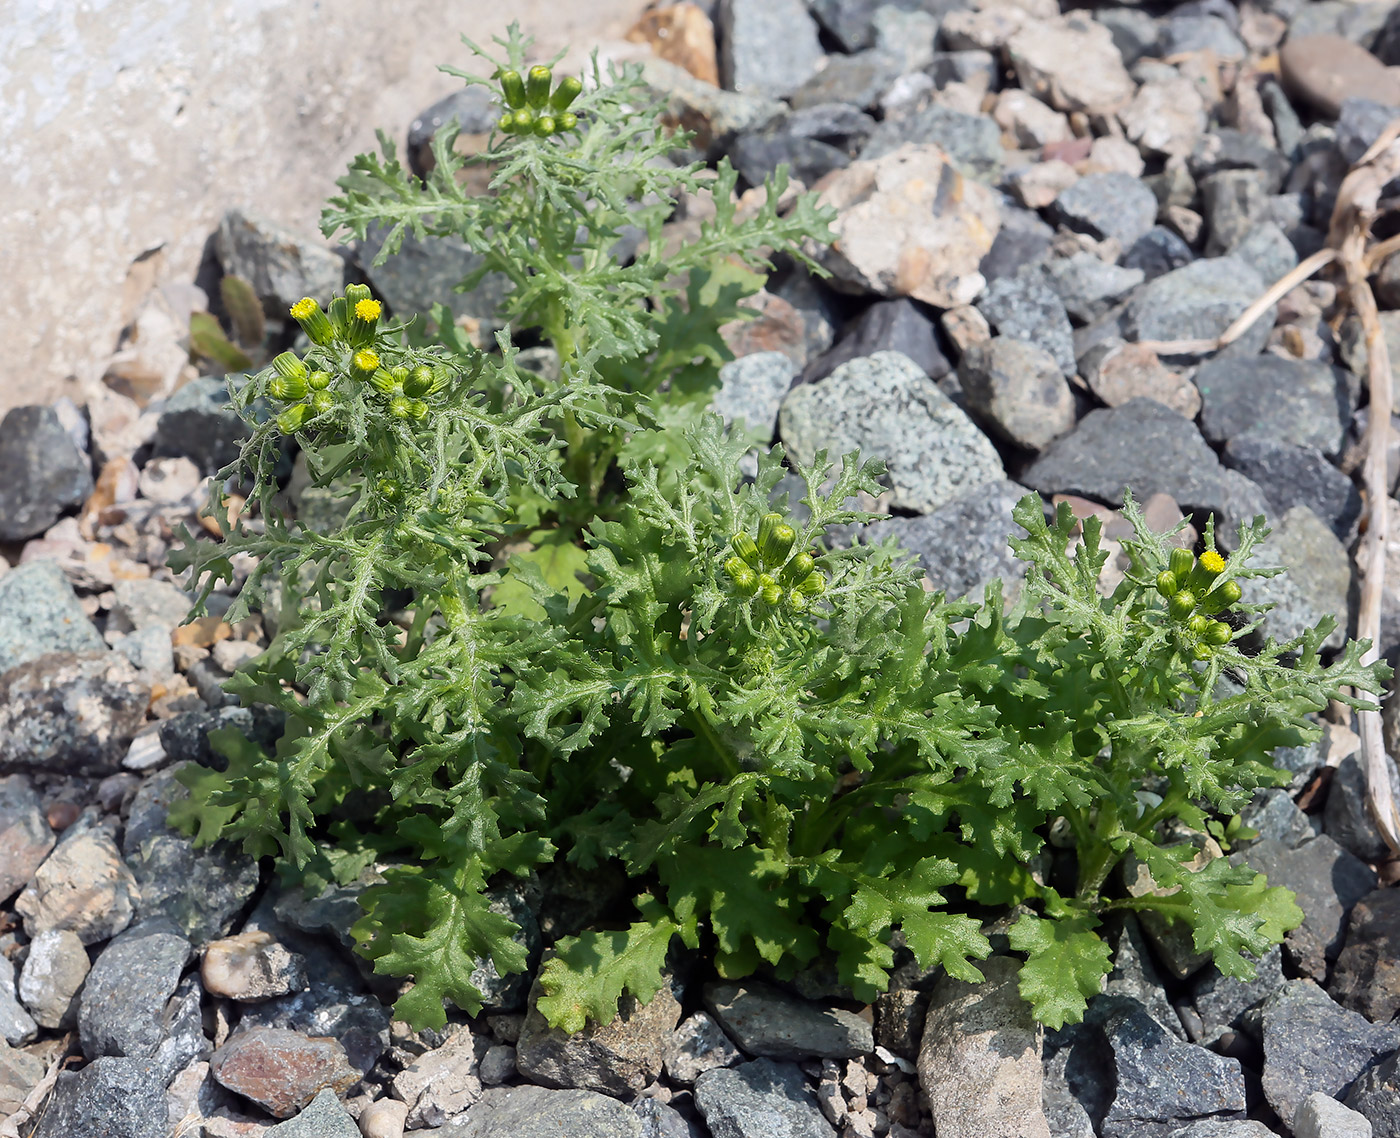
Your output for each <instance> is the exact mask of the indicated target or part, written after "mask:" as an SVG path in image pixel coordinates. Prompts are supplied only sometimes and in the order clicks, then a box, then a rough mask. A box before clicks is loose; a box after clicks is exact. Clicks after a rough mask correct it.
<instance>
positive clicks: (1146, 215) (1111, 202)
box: [1051, 172, 1157, 250]
mask: <svg viewBox="0 0 1400 1138" xmlns="http://www.w3.org/2000/svg"><path fill="white" fill-rule="evenodd" d="M1051 213H1052V214H1053V215H1054V220H1056V221H1059V222H1061V223H1062V224H1064V225H1067V226H1068V227H1069V228H1070V229H1074V230H1077V231H1078V232H1080V233H1087V234H1089V236H1091V237H1097V238H1099V239H1100V240H1102V239H1103V238H1105V237H1113V238H1116V239H1117V240H1118V243H1119V245H1120V246H1121V247H1122V248H1123V249H1124V250H1127V249H1130V248H1132V246H1133V244H1134V242H1136V241H1137V239H1138V238H1139V237H1141V236H1143V235H1144V234H1145V233H1146V232H1147V231H1148V230H1149V229H1151V228H1152V224H1153V222H1155V221H1156V220H1157V198H1156V197H1155V196H1154V195H1153V193H1152V191H1151V190H1150V189H1149V188H1148V187H1147V186H1146V185H1144V184H1143V183H1142V182H1140V181H1138V180H1137V179H1136V178H1134V177H1133V176H1132V175H1131V174H1123V173H1117V172H1114V173H1106V174H1089V175H1088V176H1087V177H1083V178H1080V179H1079V181H1077V182H1075V183H1074V185H1072V186H1070V187H1069V189H1067V190H1065V191H1064V192H1063V193H1062V194H1060V196H1059V197H1057V198H1056V199H1055V202H1054V205H1052V206H1051Z"/></svg>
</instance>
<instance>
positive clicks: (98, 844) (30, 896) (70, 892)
mask: <svg viewBox="0 0 1400 1138" xmlns="http://www.w3.org/2000/svg"><path fill="white" fill-rule="evenodd" d="M140 897H141V891H140V889H139V888H138V887H137V885H136V879H135V878H134V877H132V875H131V870H129V869H127V867H126V862H124V861H123V860H122V856H121V853H120V852H119V851H118V850H117V844H116V843H115V842H114V841H113V840H112V838H111V835H109V834H108V833H107V832H106V831H105V830H82V831H79V832H78V833H76V834H73V835H72V836H71V837H69V838H67V839H65V840H64V841H63V842H61V843H60V844H59V846H58V848H57V849H55V850H54V851H53V853H51V854H50V855H49V856H48V858H47V860H45V862H44V864H43V865H41V866H40V867H39V869H38V871H37V872H36V873H35V874H34V881H33V883H32V884H31V885H30V886H29V887H28V888H26V889H25V891H24V892H23V893H21V894H20V895H19V898H18V900H16V901H15V911H16V912H17V913H19V915H20V916H22V917H23V918H24V929H25V932H27V933H28V934H29V935H30V936H31V937H37V936H39V935H40V934H41V933H45V932H49V931H51V930H54V929H67V930H69V931H70V932H72V933H74V934H76V935H77V937H78V939H79V940H81V941H82V942H83V944H97V943H98V942H99V941H104V940H109V939H110V938H112V937H114V936H116V935H117V933H119V932H121V931H122V929H124V928H126V926H127V925H129V924H131V919H132V917H133V916H135V914H136V905H137V903H138V902H139V900H140Z"/></svg>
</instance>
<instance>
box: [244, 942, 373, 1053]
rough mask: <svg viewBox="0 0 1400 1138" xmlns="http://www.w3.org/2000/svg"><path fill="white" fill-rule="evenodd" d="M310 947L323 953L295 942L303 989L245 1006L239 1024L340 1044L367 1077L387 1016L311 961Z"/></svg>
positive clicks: (342, 977) (345, 979)
mask: <svg viewBox="0 0 1400 1138" xmlns="http://www.w3.org/2000/svg"><path fill="white" fill-rule="evenodd" d="M346 927H347V929H348V927H349V926H348V925H347V926H346ZM279 939H291V938H284V937H279ZM292 943H298V942H296V941H295V940H294V939H293V940H292ZM312 943H316V944H317V947H318V948H320V951H321V952H322V953H324V952H325V947H324V942H319V943H317V942H311V943H308V942H306V941H302V942H300V944H301V947H300V948H299V949H298V951H300V952H303V954H305V955H306V957H307V966H308V967H307V971H308V973H310V976H309V979H308V984H307V987H306V988H305V989H304V990H302V991H300V992H293V993H291V994H289V995H286V996H274V997H273V998H272V999H270V1000H261V1001H259V1002H258V1003H256V1004H248V1005H245V1006H244V1008H243V1013H242V1019H241V1020H240V1023H241V1024H243V1025H255V1024H256V1025H260V1026H263V1027H268V1028H283V1029H286V1030H290V1031H298V1032H302V1033H304V1034H305V1035H308V1036H313V1037H324V1036H329V1037H331V1038H332V1039H336V1040H338V1041H339V1042H340V1045H341V1047H342V1048H343V1049H344V1051H345V1056H346V1059H347V1060H348V1061H349V1063H350V1065H351V1066H352V1067H354V1068H355V1069H356V1070H357V1071H359V1072H361V1073H362V1074H368V1073H369V1072H370V1070H372V1069H373V1067H374V1065H375V1064H376V1063H377V1062H379V1058H380V1056H382V1055H383V1054H384V1052H385V1051H387V1050H388V1049H389V1024H390V1022H391V1020H392V1018H393V1015H392V1012H391V1011H390V1009H389V1008H387V1007H385V1006H384V1005H383V1004H382V1003H380V1002H379V1000H378V999H376V998H375V997H374V996H373V995H372V994H370V993H369V992H366V991H365V990H364V988H363V984H361V983H360V982H359V978H358V977H357V976H354V975H353V974H347V970H346V969H344V968H339V967H327V966H325V964H324V962H322V961H318V960H316V959H315V958H314V956H313V955H312V953H311V951H309V950H310V949H311V944H312Z"/></svg>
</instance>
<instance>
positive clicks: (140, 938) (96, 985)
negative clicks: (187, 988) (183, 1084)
mask: <svg viewBox="0 0 1400 1138" xmlns="http://www.w3.org/2000/svg"><path fill="white" fill-rule="evenodd" d="M191 955H192V951H191V948H190V942H189V941H187V940H186V939H185V938H184V937H183V936H181V935H180V933H179V932H178V930H176V928H175V926H174V925H172V924H171V923H170V922H168V921H164V920H159V919H158V920H155V921H143V922H142V923H141V924H139V925H134V926H132V927H131V928H129V929H127V930H126V931H125V932H123V933H121V934H120V935H118V936H116V937H114V938H113V939H112V941H111V942H110V943H109V944H108V945H107V946H106V947H105V948H104V949H103V950H102V952H101V954H100V955H99V956H98V957H97V960H96V961H94V962H93V965H92V971H91V972H89V973H88V977H87V982H86V983H85V984H84V985H83V995H82V1000H81V1002H80V1004H79V1008H78V1035H79V1038H80V1039H81V1041H82V1045H83V1053H84V1054H85V1055H86V1056H87V1057H88V1058H89V1059H96V1058H97V1057H98V1056H100V1055H125V1056H127V1057H129V1058H132V1059H155V1057H156V1052H157V1051H158V1050H159V1048H160V1045H161V1042H162V1041H163V1040H164V1039H165V1036H166V1027H167V1025H166V1024H165V1022H164V1019H165V1010H166V1005H167V1004H168V1003H169V1001H170V998H171V997H172V996H173V995H174V994H175V989H176V987H177V986H178V985H179V983H180V975H181V973H182V972H183V971H184V968H185V965H186V963H188V962H189V960H190V958H191ZM170 1074H172V1075H173V1074H174V1071H171V1072H170Z"/></svg>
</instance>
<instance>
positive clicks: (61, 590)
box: [0, 560, 107, 674]
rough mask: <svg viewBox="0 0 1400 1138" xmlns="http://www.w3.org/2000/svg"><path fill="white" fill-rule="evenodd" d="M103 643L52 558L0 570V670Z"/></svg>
mask: <svg viewBox="0 0 1400 1138" xmlns="http://www.w3.org/2000/svg"><path fill="white" fill-rule="evenodd" d="M106 647H107V645H106V642H105V641H104V640H103V639H102V634H101V633H100V632H98V631H97V628H96V627H95V626H94V625H93V623H92V621H91V620H89V619H88V616H87V613H85V612H84V611H83V606H82V605H81V604H80V603H79V601H78V597H77V595H76V594H75V593H74V592H73V587H72V586H71V585H70V584H69V583H68V579H67V578H66V577H65V576H64V575H63V570H62V569H60V568H59V567H58V564H57V562H54V561H48V560H41V561H28V562H26V563H25V564H23V565H20V566H17V567H16V568H14V569H11V570H10V571H9V572H8V573H6V574H4V575H3V576H0V674H3V673H4V672H6V671H8V670H9V669H10V668H13V667H14V666H15V665H17V664H26V663H28V662H29V661H30V660H37V659H38V658H39V657H40V656H43V655H46V654H47V653H49V652H102V651H105V650H106Z"/></svg>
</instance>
